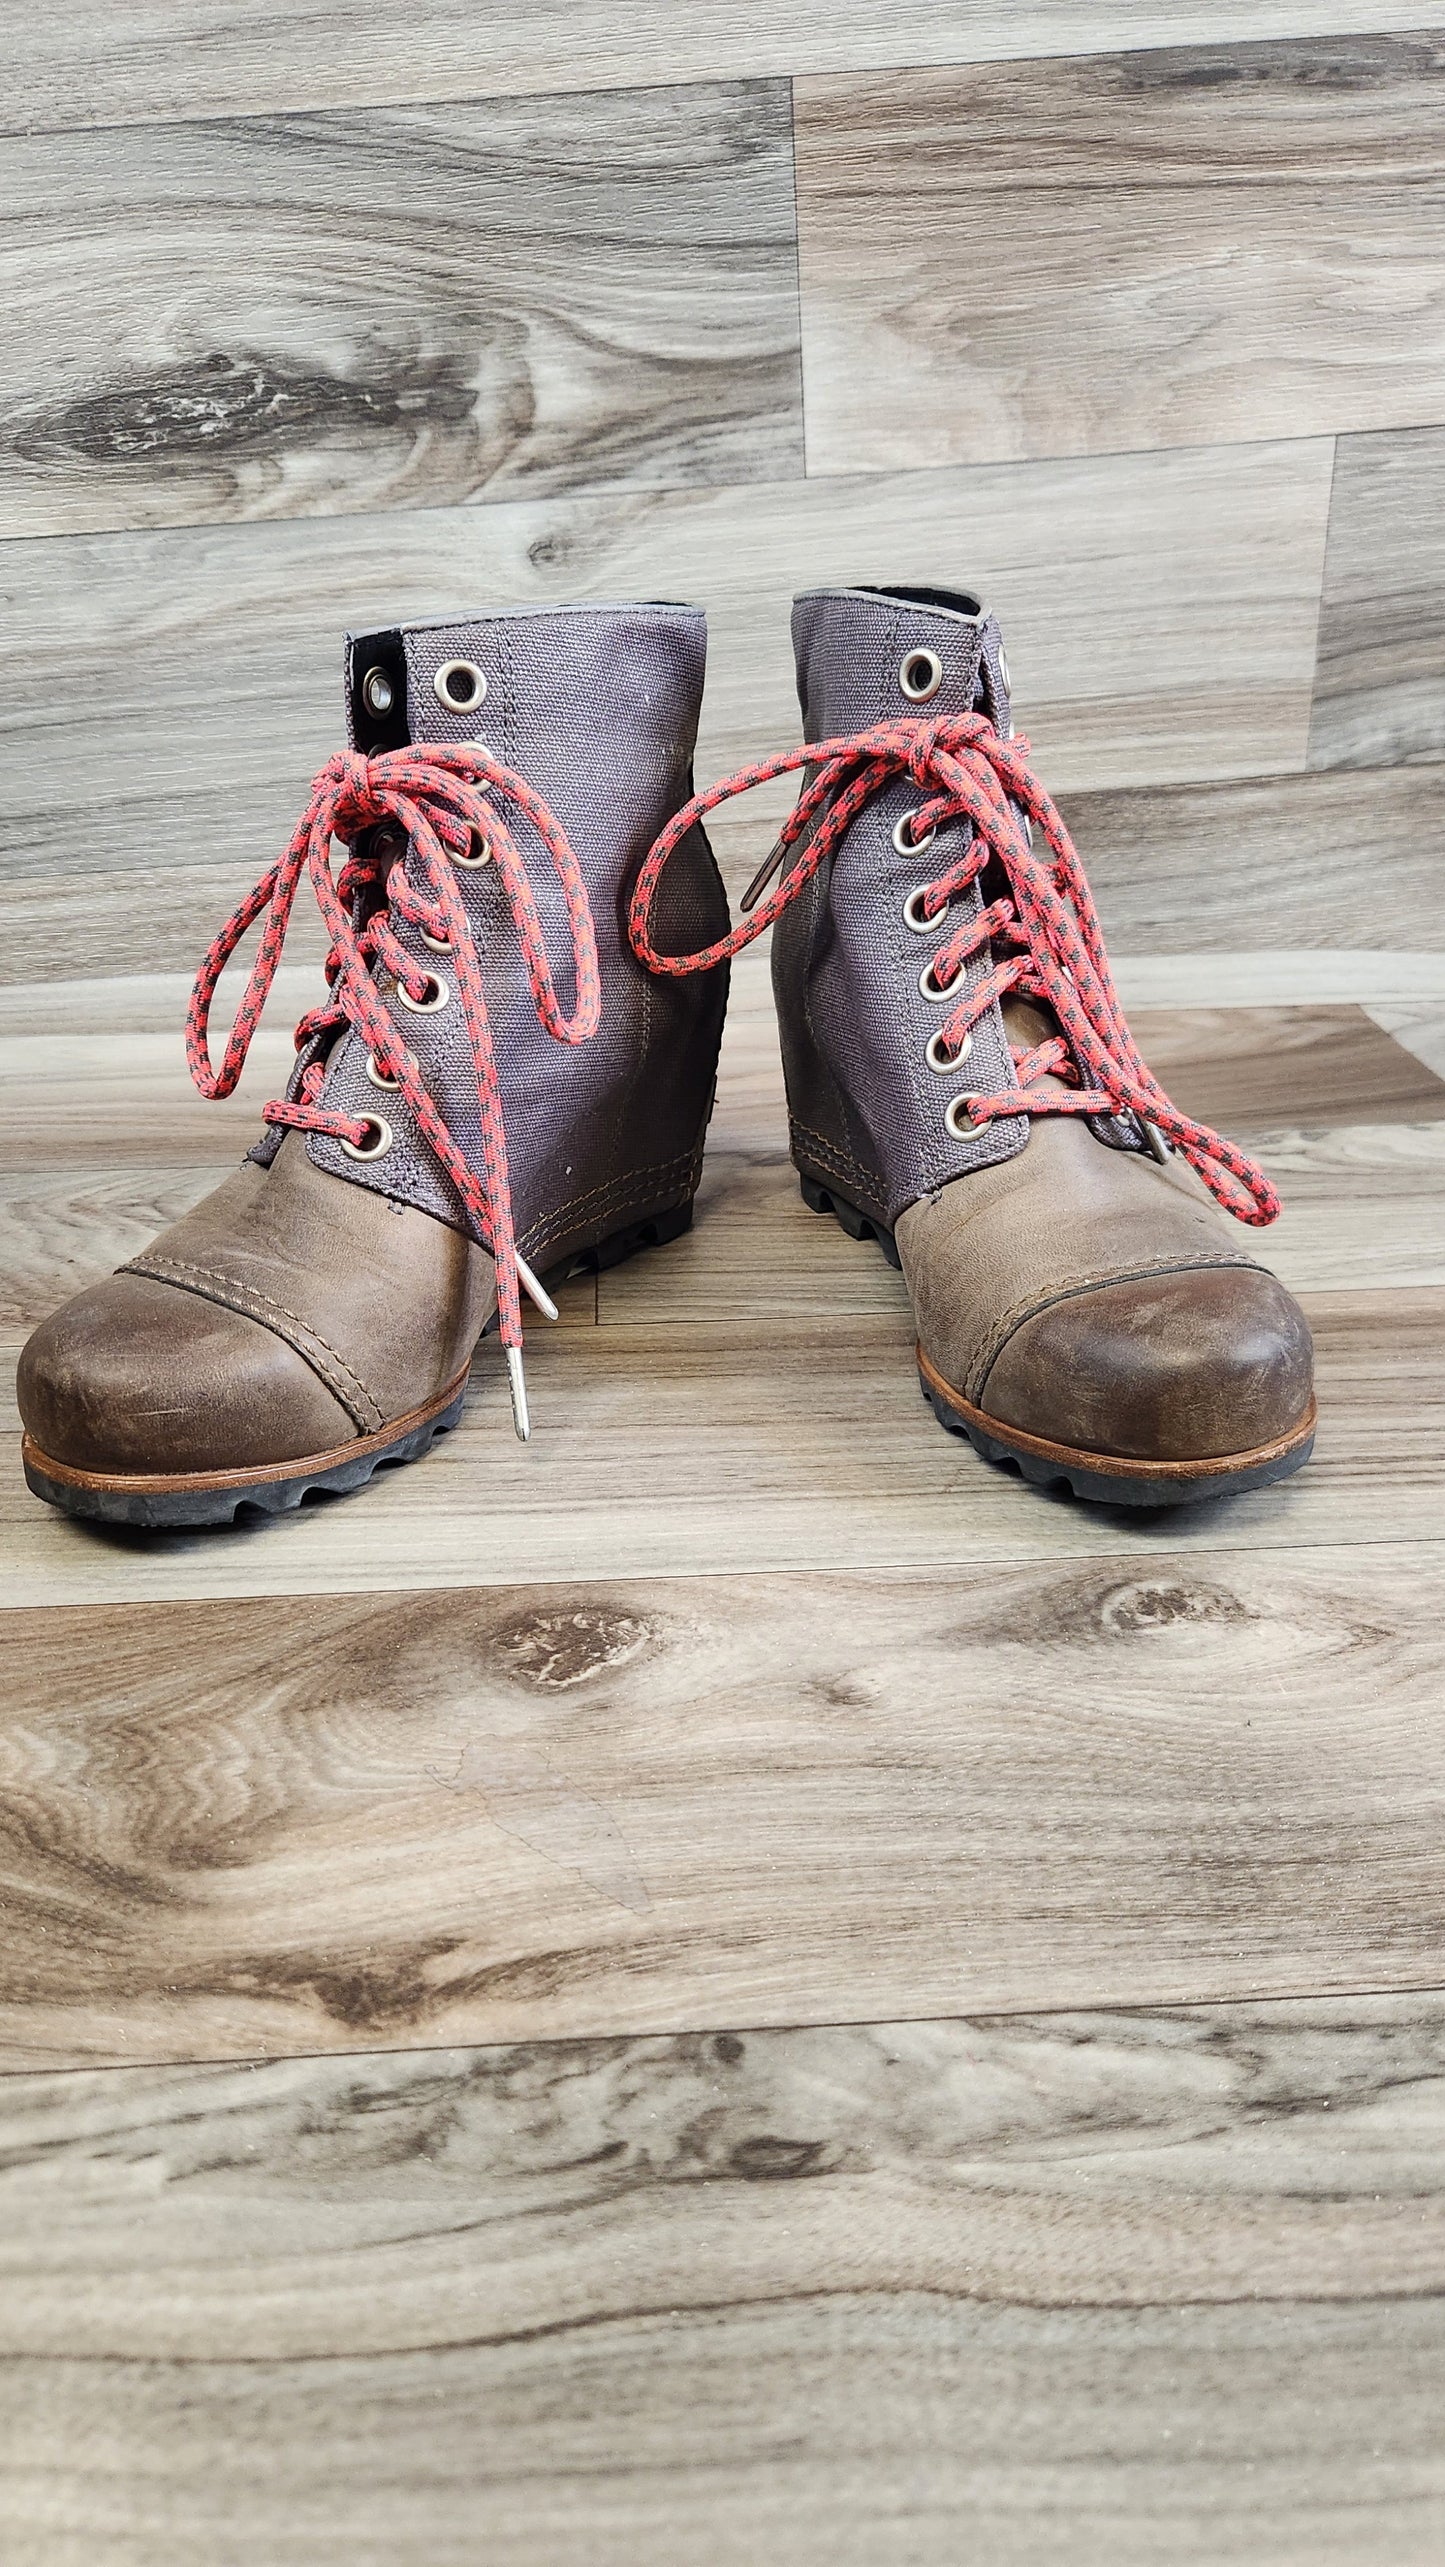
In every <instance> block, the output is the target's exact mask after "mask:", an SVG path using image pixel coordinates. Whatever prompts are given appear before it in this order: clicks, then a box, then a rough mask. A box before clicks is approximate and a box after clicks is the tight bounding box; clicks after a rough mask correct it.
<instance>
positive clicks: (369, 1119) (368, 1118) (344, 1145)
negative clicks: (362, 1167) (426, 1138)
mask: <svg viewBox="0 0 1445 2567" xmlns="http://www.w3.org/2000/svg"><path fill="white" fill-rule="evenodd" d="M361 1119H362V1121H363V1122H364V1123H365V1125H366V1127H367V1130H368V1131H369V1132H374V1133H375V1135H376V1138H375V1140H374V1141H372V1142H370V1143H367V1142H363V1141H341V1142H339V1143H338V1144H337V1146H338V1148H340V1149H342V1150H344V1151H345V1152H346V1155H347V1157H348V1159H360V1160H362V1161H363V1163H365V1162H369V1161H370V1160H373V1159H384V1158H385V1156H386V1154H387V1151H388V1150H389V1149H390V1148H391V1145H392V1142H393V1140H394V1139H395V1137H396V1136H395V1134H394V1133H393V1131H392V1128H391V1125H390V1124H389V1123H388V1122H387V1121H386V1119H385V1117H384V1116H382V1115H380V1114H364V1115H363V1116H362V1118H361Z"/></svg>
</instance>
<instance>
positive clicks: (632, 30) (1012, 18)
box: [0, 0, 1445, 133]
mask: <svg viewBox="0 0 1445 2567" xmlns="http://www.w3.org/2000/svg"><path fill="white" fill-rule="evenodd" d="M1442 23H1445V12H1442V10H1441V8H1440V6H1439V0H1212V5H1211V0H1106V5H1103V6H1099V7H1095V8H1091V9H1090V10H1089V12H1088V14H1087V17H1084V16H1083V15H1081V13H1080V11H1079V9H1078V8H1077V7H1076V6H1074V5H1072V0H971V5H970V7H969V8H968V9H967V10H962V9H960V8H959V7H958V6H957V5H956V0H913V5H912V7H911V8H910V9H909V11H908V13H907V16H906V17H899V16H897V15H893V16H884V15H882V14H880V12H879V10H878V8H877V7H876V5H875V0H828V5H827V6H824V5H822V0H802V5H801V6H798V7H795V8H794V9H792V10H791V11H790V12H789V13H788V15H787V16H786V17H785V18H784V17H780V16H779V14H778V12H777V11H776V10H775V9H769V8H766V7H763V6H761V5H760V0H702V4H701V5H699V6H695V7H693V8H691V9H689V10H688V11H687V12H686V14H685V15H679V14H678V12H677V11H676V10H675V9H672V8H669V7H667V6H666V5H664V0H635V5H634V6H632V7H631V8H629V9H627V10H626V11H618V10H617V9H616V8H614V7H613V6H611V5H610V0H534V5H532V6H531V7H529V8H521V7H518V6H517V5H516V0H506V5H500V6H497V7H494V8H492V9H490V10H489V11H488V14H487V21H486V40H485V42H484V43H479V42H476V41H473V40H471V31H470V30H469V29H463V28H461V27H459V23H458V19H457V13H456V10H455V8H454V7H453V6H452V5H451V0H410V5H409V6H408V8H407V10H406V11H405V13H404V15H401V16H398V14H397V13H396V12H395V10H393V9H390V8H388V7H386V6H384V5H383V0H329V5H326V0H322V4H321V5H313V6H310V7H308V8H306V9H305V10H298V9H296V8H291V7H287V6H285V5H284V0H187V6H186V7H185V9H184V11H181V10H179V9H178V8H177V7H176V5H175V0H112V4H111V6H110V8H109V9H108V10H107V13H106V26H105V42H104V44H103V45H97V44H94V43H92V42H90V41H88V40H87V35H86V31H85V29H84V26H83V22H81V21H79V20H76V19H67V18H66V17H65V16H64V15H63V14H62V13H60V12H58V11H52V10H44V11H34V10H27V9H26V8H25V7H24V6H23V0H4V6H3V7H0V29H3V31H4V33H5V35H6V37H7V40H8V45H9V71H10V78H9V80H8V82H7V85H6V90H5V95H4V99H3V101H0V131H9V132H20V133H24V132H29V131H33V130H35V129H36V128H57V127H58V128H75V127H81V128H84V127H89V126H94V125H112V124H136V123H141V124H146V123H151V122H153V121H156V120H162V121H163V120H166V119H170V118H175V117H185V116H219V115H235V114H240V115H250V114H254V113H256V112H257V111H258V110H261V109H266V108H271V109H280V110H285V111H286V112H288V113H289V112H294V111H295V110H296V109H298V108H308V107H336V106H359V105H365V106H377V107H388V106H391V105H394V104H395V102H396V101H397V100H398V99H428V98H437V99H445V98H481V97H497V96H508V95H513V94H516V93H518V92H524V91H537V92H550V91H557V90H579V89H609V88H616V87H618V86H619V85H628V84H633V83H638V84H641V83H645V82H653V83H662V84H667V83H672V82H675V81H684V80H713V79H725V78H729V77H731V76H732V74H733V73H734V72H735V71H736V69H737V67H738V65H739V64H740V63H741V64H745V65H746V66H747V67H748V69H749V70H750V71H751V72H752V73H754V75H756V76H762V75H766V74H779V73H782V74H786V73H790V72H794V71H818V70H829V71H854V70H862V69H867V68H870V67H877V68H880V69H891V68H893V67H894V66H905V65H912V64H916V63H930V62H968V61H986V60H991V59H994V58H996V57H1003V58H1007V57H1010V56H1013V55H1026V56H1027V55H1038V54H1069V53H1105V52H1116V51H1118V50H1119V49H1121V48H1122V47H1126V46H1134V45H1155V44H1179V43H1182V42H1193V41H1195V40H1200V41H1203V40H1205V39H1212V40H1213V41H1215V42H1223V41H1225V40H1226V39H1238V38H1242V37H1251V36H1253V37H1259V36H1308V35H1321V34H1333V33H1335V32H1337V31H1340V32H1346V33H1360V32H1374V33H1383V32H1387V31H1389V30H1391V29H1394V28H1411V27H1433V26H1439V25H1441V24H1442Z"/></svg>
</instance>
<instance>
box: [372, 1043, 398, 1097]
mask: <svg viewBox="0 0 1445 2567" xmlns="http://www.w3.org/2000/svg"><path fill="white" fill-rule="evenodd" d="M366 1075H367V1077H368V1078H369V1079H370V1081H371V1084H372V1086H373V1087H391V1088H396V1087H400V1085H401V1081H400V1079H399V1078H388V1077H387V1075H386V1073H385V1071H384V1070H379V1069H378V1068H377V1066H376V1054H375V1052H368V1053H367V1055H366Z"/></svg>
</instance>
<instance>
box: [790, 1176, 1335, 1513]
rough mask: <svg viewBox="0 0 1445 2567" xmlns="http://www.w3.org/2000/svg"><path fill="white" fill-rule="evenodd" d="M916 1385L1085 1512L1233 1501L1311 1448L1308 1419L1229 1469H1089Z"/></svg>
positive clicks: (858, 1221) (1109, 1463) (863, 1228)
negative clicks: (1293, 1433) (1289, 1439)
mask: <svg viewBox="0 0 1445 2567" xmlns="http://www.w3.org/2000/svg"><path fill="white" fill-rule="evenodd" d="M799 1183H800V1185H801V1187H802V1192H803V1201H804V1202H805V1203H806V1204H807V1205H808V1206H809V1208H810V1209H811V1210H812V1211H814V1212H821V1213H831V1214H832V1216H833V1219H834V1220H835V1221H836V1222H837V1223H838V1224H839V1226H840V1227H841V1228H842V1229H844V1230H846V1232H847V1234H848V1236H849V1238H850V1239H860V1240H861V1239H871V1240H873V1241H874V1242H875V1244H876V1245H877V1247H878V1248H879V1249H881V1251H882V1253H883V1255H884V1256H885V1257H886V1258H887V1260H888V1263H889V1264H890V1266H898V1267H901V1263H902V1261H901V1259H900V1257H899V1254H898V1247H897V1242H896V1241H895V1239H894V1236H893V1233H892V1231H891V1230H889V1229H888V1228H887V1227H886V1226H885V1225H884V1223H882V1222H881V1221H877V1220H875V1219H874V1218H873V1217H872V1216H871V1215H870V1214H869V1213H866V1212H860V1211H859V1209H858V1207H857V1205H856V1204H853V1203H848V1202H845V1200H844V1199H843V1197H842V1196H841V1195H838V1194H835V1193H834V1192H833V1190H832V1188H831V1187H830V1186H825V1185H822V1184H820V1183H819V1181H818V1179H817V1178H816V1177H810V1176H805V1175H803V1174H802V1172H801V1171H800V1172H799ZM918 1386H919V1388H920V1390H921V1391H922V1393H923V1397H924V1399H925V1400H926V1402H927V1404H928V1406H929V1407H930V1408H931V1409H932V1411H933V1414H934V1416H935V1417H936V1418H937V1420H938V1423H939V1425H940V1426H942V1427H944V1428H945V1429H946V1430H947V1432H948V1433H949V1434H950V1435H958V1436H961V1437H962V1438H963V1440H964V1441H965V1442H966V1443H969V1444H971V1445H972V1446H973V1449H974V1451H975V1452H976V1453H977V1454H979V1455H980V1456H981V1458H982V1459H983V1460H984V1461H985V1462H991V1463H993V1464H994V1466H995V1467H996V1468H998V1469H1003V1470H1013V1471H1017V1472H1018V1474H1019V1476H1020V1478H1022V1479H1025V1480H1027V1481H1028V1483H1029V1485H1030V1486H1031V1487H1032V1488H1037V1489H1043V1490H1051V1489H1061V1490H1063V1491H1065V1492H1066V1493H1067V1494H1068V1495H1069V1496H1071V1497H1076V1498H1081V1499H1082V1500H1083V1501H1084V1502H1085V1504H1086V1505H1091V1506H1130V1507H1156V1508H1157V1507H1166V1506H1168V1507H1174V1506H1198V1505H1200V1504H1202V1503H1203V1502H1205V1501H1207V1500H1208V1499H1211V1498H1216V1497H1233V1496H1236V1495H1237V1494H1238V1493H1239V1491H1241V1490H1242V1489H1254V1488H1268V1487H1269V1486H1271V1484H1272V1483H1273V1482H1274V1481H1276V1480H1283V1479H1288V1478H1289V1477H1290V1476H1291V1474H1292V1473H1293V1472H1295V1471H1298V1470H1302V1469H1303V1467H1304V1465H1305V1463H1306V1462H1307V1461H1308V1460H1309V1457H1310V1455H1311V1453H1312V1452H1313V1450H1314V1440H1315V1438H1314V1425H1313V1421H1311V1423H1310V1426H1309V1429H1308V1431H1307V1432H1306V1433H1305V1434H1303V1435H1301V1436H1300V1437H1299V1438H1298V1439H1297V1440H1296V1441H1295V1442H1294V1443H1291V1444H1287V1445H1283V1446H1281V1447H1273V1448H1271V1449H1270V1450H1269V1451H1268V1452H1266V1453H1264V1454H1261V1455H1255V1456H1251V1455H1241V1457H1240V1460H1239V1464H1238V1466H1237V1467H1235V1468H1230V1467H1229V1466H1228V1464H1227V1463H1226V1464H1225V1465H1223V1466H1215V1467H1214V1468H1208V1467H1206V1468H1203V1469H1201V1470H1199V1471H1197V1472H1187V1471H1184V1470H1181V1468H1180V1467H1179V1466H1178V1465H1177V1464H1176V1465H1174V1466H1173V1467H1172V1468H1170V1469H1168V1470H1166V1471H1165V1472H1164V1473H1163V1474H1161V1473H1159V1472H1151V1471H1147V1470H1140V1469H1138V1468H1137V1467H1134V1468H1131V1467H1130V1465H1129V1463H1128V1461H1127V1460H1126V1459H1125V1458H1124V1457H1123V1456H1122V1455H1121V1456H1119V1457H1118V1458H1117V1459H1114V1458H1112V1457H1110V1456H1108V1455H1103V1454H1101V1455H1100V1457H1099V1460H1098V1462H1097V1463H1095V1462H1094V1461H1093V1460H1092V1458H1087V1459H1086V1458H1085V1457H1084V1456H1083V1455H1082V1454H1080V1455H1075V1454H1072V1453H1068V1454H1065V1453H1064V1452H1063V1451H1061V1450H1059V1449H1057V1448H1050V1447H1048V1446H1043V1445H1040V1446H1039V1449H1036V1450H1035V1449H1030V1447H1031V1446H1032V1445H1033V1444H1034V1443H1035V1442H1036V1440H1037V1439H1034V1438H1029V1439H1027V1440H1021V1441H1018V1442H1015V1441H1012V1440H1010V1439H1009V1438H1008V1437H1007V1436H1006V1435H1005V1434H1004V1433H1002V1432H999V1433H995V1432H991V1431H990V1429H989V1427H988V1426H987V1425H986V1424H985V1423H984V1422H983V1420H982V1419H981V1418H980V1417H979V1416H978V1414H977V1412H976V1411H965V1410H964V1409H963V1408H962V1407H961V1406H959V1405H958V1404H956V1403H955V1402H954V1401H953V1400H952V1399H950V1397H949V1395H948V1393H947V1391H946V1390H944V1389H942V1388H941V1387H940V1386H939V1384H938V1383H937V1382H936V1381H933V1380H930V1378H929V1376H928V1374H927V1372H925V1370H924V1369H923V1366H922V1364H921V1363H920V1366H919V1373H918Z"/></svg>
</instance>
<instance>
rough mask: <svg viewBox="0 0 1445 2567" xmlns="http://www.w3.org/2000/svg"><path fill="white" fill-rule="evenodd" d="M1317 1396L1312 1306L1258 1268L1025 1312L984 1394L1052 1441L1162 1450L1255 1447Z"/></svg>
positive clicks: (1083, 1294) (1201, 1273) (1160, 1457)
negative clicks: (1307, 1312) (1308, 1314)
mask: <svg viewBox="0 0 1445 2567" xmlns="http://www.w3.org/2000/svg"><path fill="white" fill-rule="evenodd" d="M1312 1396H1313V1347H1312V1344H1311V1340H1310V1333H1309V1328H1308V1325H1307V1324H1306V1321H1305V1316H1304V1313H1303V1311H1302V1310H1301V1309H1300V1307H1299V1304H1298V1303H1297V1302H1296V1301H1295V1300H1294V1299H1293V1297H1292V1295H1291V1294H1289V1293H1287V1292H1286V1291H1285V1288H1284V1286H1283V1284H1281V1283H1279V1282H1278V1281H1277V1280H1276V1278H1275V1277H1274V1276H1273V1275H1271V1274H1266V1273H1265V1272H1264V1271H1263V1269H1262V1268H1260V1267H1258V1266H1200V1267H1195V1268H1192V1269H1189V1270H1186V1271H1183V1272H1173V1273H1166V1274H1157V1275H1147V1276H1143V1277H1132V1278H1130V1279H1128V1280H1125V1281H1120V1282H1116V1283H1100V1284H1094V1285H1090V1286H1087V1287H1086V1288H1084V1289H1082V1290H1080V1291H1076V1292H1072V1293H1069V1294H1067V1295H1064V1296H1061V1297H1060V1298H1059V1299H1058V1300H1056V1301H1053V1302H1051V1303H1050V1304H1049V1305H1048V1306H1047V1308H1045V1309H1043V1310H1040V1311H1036V1312H1035V1313H1034V1315H1033V1316H1032V1317H1031V1318H1028V1319H1026V1320H1024V1321H1023V1322H1022V1323H1021V1325H1020V1326H1019V1327H1018V1328H1016V1329H1015V1330H1014V1332H1013V1334H1012V1336H1011V1337H1009V1338H1008V1340H1007V1342H1006V1343H1005V1345H1004V1346H1003V1348H1002V1349H1001V1351H1000V1353H999V1354H998V1355H997V1356H996V1357H995V1359H994V1361H993V1363H992V1365H991V1367H990V1369H989V1373H988V1377H987V1380H986V1382H985V1383H984V1385H983V1389H982V1392H981V1395H980V1400H979V1405H980V1406H981V1407H982V1408H983V1409H984V1410H985V1411H986V1412H987V1413H988V1415H990V1416H992V1417H996V1418H998V1419H999V1421H1000V1422H1001V1423H1003V1424H1006V1425H1010V1426H1014V1427H1017V1428H1021V1429H1022V1430H1023V1432H1024V1433H1026V1434H1029V1435H1036V1436H1039V1437H1041V1438H1043V1439H1044V1440H1045V1441H1047V1442H1049V1443H1053V1444H1061V1445H1068V1446H1072V1447H1074V1448H1076V1449H1078V1450H1081V1451H1085V1452H1092V1453H1111V1454H1120V1455H1124V1454H1127V1455H1130V1456H1133V1457H1136V1458H1139V1459H1142V1460H1149V1461H1159V1462H1165V1461H1168V1462H1184V1461H1206V1460H1208V1461H1214V1460H1218V1459H1222V1458H1223V1457H1224V1456H1226V1455H1230V1454H1237V1453H1249V1452H1254V1451H1256V1450H1257V1449H1258V1448H1259V1447H1261V1446H1263V1445H1268V1444H1271V1443H1274V1442H1275V1441H1277V1440H1278V1439H1279V1438H1281V1437H1283V1436H1287V1435H1289V1434H1290V1433H1291V1432H1293V1431H1294V1430H1295V1429H1296V1428H1298V1427H1299V1426H1300V1425H1301V1423H1302V1422H1303V1420H1304V1418H1305V1417H1306V1416H1307V1414H1308V1412H1309V1408H1310V1402H1311V1399H1312Z"/></svg>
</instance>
